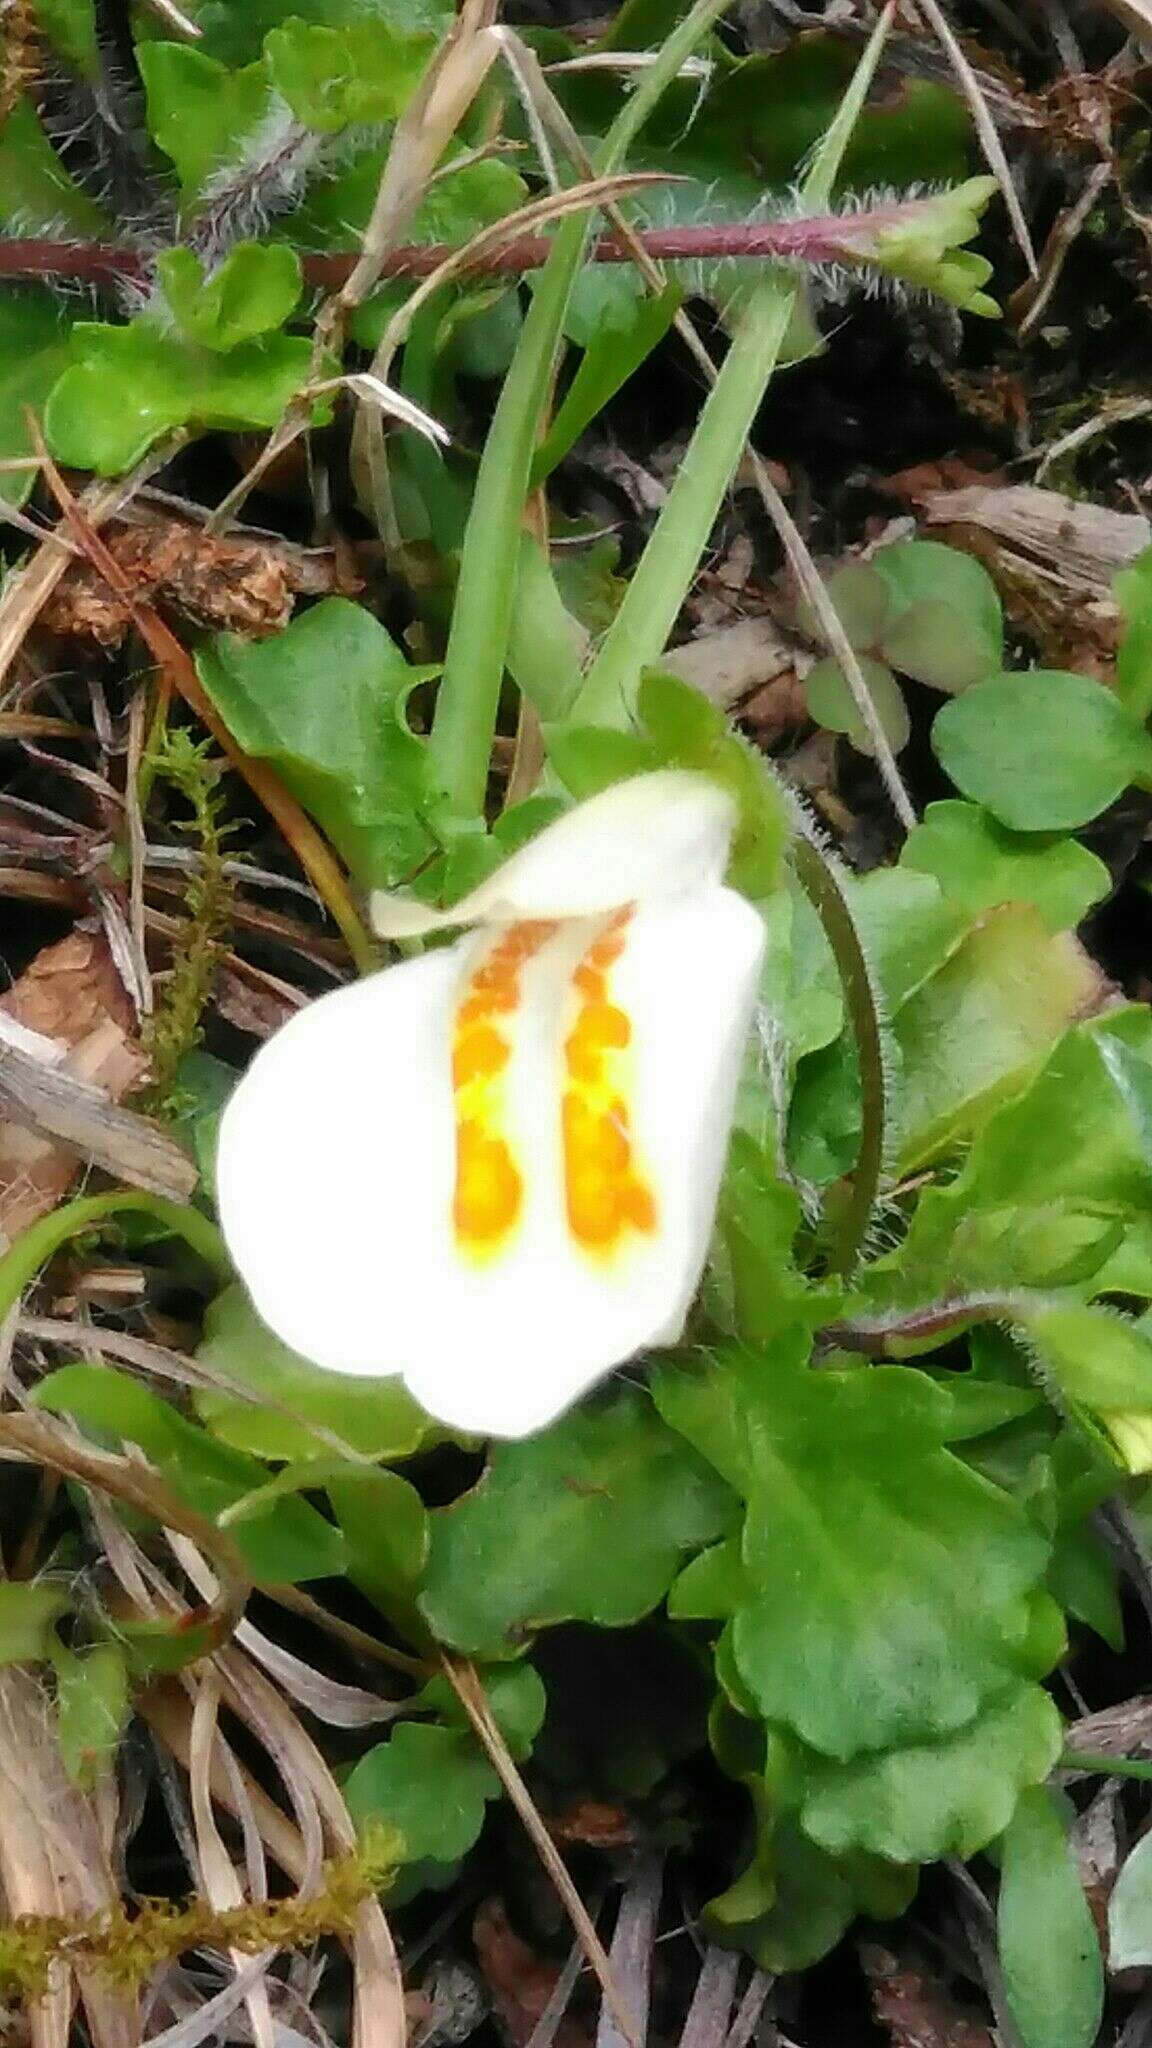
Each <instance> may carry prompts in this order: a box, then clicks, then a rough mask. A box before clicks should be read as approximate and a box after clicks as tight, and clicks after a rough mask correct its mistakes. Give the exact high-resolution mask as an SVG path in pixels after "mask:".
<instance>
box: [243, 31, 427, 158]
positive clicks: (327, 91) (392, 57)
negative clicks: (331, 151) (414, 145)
mask: <svg viewBox="0 0 1152 2048" xmlns="http://www.w3.org/2000/svg"><path fill="white" fill-rule="evenodd" d="M432 48H433V39H432V37H431V36H430V35H426V34H425V35H421V34H420V33H418V32H417V33H411V34H409V33H401V32H398V31H397V29H396V28H394V27H390V26H389V25H388V24H387V23H385V22H382V21H360V22H357V21H348V22H345V23H343V24H342V25H341V26H340V27H339V28H332V27H329V26H327V25H326V24H324V23H322V22H316V21H302V20H301V19H300V18H299V16H293V17H291V18H290V19H289V20H288V21H286V22H284V23H283V24H282V26H280V27H278V28H274V29H271V30H270V31H269V33H268V34H267V36H266V37H265V39H264V59H265V62H266V64H267V67H268V75H269V77H270V79H271V82H272V85H273V87H274V89H275V90H276V91H277V92H278V93H279V94H280V96H281V98H282V99H284V100H285V101H286V102H287V104H288V105H289V106H290V107H291V109H292V112H293V113H294V114H295V116H296V119H297V120H298V121H300V122H302V123H303V125H304V127H306V128H311V129H313V130H315V131H316V133H318V134H320V135H335V134H338V133H339V131H340V130H341V129H342V128H347V127H349V126H350V125H351V124H352V123H353V122H379V121H393V120H395V118H396V116H397V114H399V113H400V112H401V110H402V109H403V108H404V107H405V106H406V105H407V103H408V100H409V98H410V96H411V93H412V89H413V87H414V86H415V84H416V82H417V80H418V78H419V76H420V74H421V72H422V71H423V69H424V66H425V64H426V63H427V60H428V58H429V56H430V54H431V51H432Z"/></svg>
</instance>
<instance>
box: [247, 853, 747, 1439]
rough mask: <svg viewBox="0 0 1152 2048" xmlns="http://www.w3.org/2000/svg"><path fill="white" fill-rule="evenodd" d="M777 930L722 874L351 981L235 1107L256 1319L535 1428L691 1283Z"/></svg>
mask: <svg viewBox="0 0 1152 2048" xmlns="http://www.w3.org/2000/svg"><path fill="white" fill-rule="evenodd" d="M762 943H763V934H762V927H761V923H760V920H759V918H758V917H757V915H756V913H755V912H754V911H753V910H752V909H751V908H750V907H749V906H748V905H747V904H746V903H745V902H743V900H742V899H741V898H739V897H737V896H735V895H733V894H732V893H731V892H730V891H728V890H724V889H721V888H718V887H715V886H714V887H711V888H706V889H703V890H698V891H696V892H695V893H693V894H691V895H689V896H683V897H681V898H680V899H679V900H675V901H674V900H667V899H666V900H664V901H660V902H656V903H648V904H642V905H640V906H639V907H638V908H637V909H636V910H635V912H634V913H632V914H631V915H625V916H624V917H621V916H616V917H609V918H604V917H599V918H591V919H588V920H579V921H571V922H568V923H562V924H559V925H556V926H552V925H545V924H543V923H540V922H537V923H535V924H531V925H525V924H521V925H519V926H516V927H513V928H512V929H511V930H509V931H507V932H502V933H497V934H495V935H476V936H474V937H471V938H469V939H466V940H463V941H461V942H460V943H459V944H458V945H457V946H454V947H452V948H450V949H447V950H444V951H440V952H437V953H433V954H430V955H428V956H426V957H425V958H423V959H421V960H416V961H408V962H405V963H403V964H402V965H401V966H398V967H394V968H390V969H388V970H386V971H385V972H384V973H382V974H379V975H376V976H373V977H372V978H371V979H369V980H368V981H366V982H363V983H361V984H359V985H358V986H357V987H355V988H351V989H346V990H341V991H340V992H338V993H337V994H335V995H331V996H326V997H324V998H322V1000H321V1001H319V1002H317V1003H315V1004H313V1005H312V1006H311V1008H310V1009H309V1010H306V1011H304V1012H302V1013H301V1015H300V1016H299V1017H297V1018H294V1019H293V1020H292V1022H291V1023H290V1024H288V1025H287V1026H285V1028H284V1029H283V1030H282V1031H281V1032H280V1033H279V1034H278V1035H277V1037H276V1038H274V1039H272V1040H271V1041H270V1043H269V1044H268V1045H267V1046H266V1047H265V1048H264V1049H263V1050H262V1051H261V1052H260V1053H259V1054H258V1055H257V1057H256V1059H255V1061H254V1062H253V1065H252V1067H251V1068H250V1070H249V1073H248V1075H247V1076H246V1077H245V1079H244V1081H242V1082H241V1084H240V1086H239V1088H238V1089H237V1091H236V1093H235V1095H234V1096H233V1098H232V1100H231V1102H230V1104H229V1106H228V1109H227V1111H226V1113H225V1117H224V1120H223V1126H222V1130H221V1140H220V1152H219V1160H218V1167H217V1180H218V1188H219V1197H220V1213H221V1221H222V1223H223V1226H224V1230H225V1233H226V1236H227V1238H228V1242H229V1245H230V1247H231V1249H232V1251H233V1255H234V1257H235V1259H236V1262H237V1266H238V1268H239V1270H240V1272H241V1274H242V1275H243V1277H244V1278H245V1280H246V1281H247V1283H248V1286H249V1289H250V1291H251V1293H252V1297H253V1300H254V1302H255V1305H256V1307H257V1309H258V1310H259V1312H260V1314H261V1315H262V1316H263V1317H264V1319H265V1320H266V1321H267V1322H268V1323H269V1324H270V1325H271V1327H272V1328H273V1329H274V1330H275V1331H276V1332H277V1334H278V1335H279V1336H280V1337H282V1338H283V1339H284V1341H285V1342H286V1343H288V1344H290V1345H292V1346H293V1348H294V1349H296V1350H298V1351H300V1352H302V1353H303V1354H304V1355H305V1356H306V1357H308V1358H311V1359H313V1360H314V1361H315V1362H316V1363H317V1364H319V1365H323V1366H328V1367H330V1368H333V1369H335V1370H338V1371H345V1372H361V1373H387V1372H401V1373H403V1375H404V1377H405V1379H406V1381H407V1383H408V1385H409V1386H410V1388H411V1389H412V1391H413V1393H414V1394H415V1395H416V1397H417V1398H418V1399H419V1400H420V1401H421V1402H422V1403H423V1404H424V1406H425V1407H426V1408H428V1409H429V1411H430V1412H431V1413H432V1414H434V1415H437V1416H438V1417H440V1418H441V1419H442V1420H444V1421H446V1422H448V1423H450V1424H452V1425H454V1426H456V1427H458V1428H463V1429H469V1430H474V1431H476V1432H478V1433H481V1434H485V1435H502V1436H521V1435H526V1434H528V1433H529V1432H530V1431H532V1430H533V1429H536V1428H539V1427H540V1426H541V1425H542V1424H543V1423H545V1422H547V1421H549V1420H550V1419H551V1418H552V1417H553V1416H555V1415H557V1414H558V1413H560V1411H561V1410H562V1409H564V1408H565V1407H567V1406H568V1405H569V1403H570V1402H571V1401H572V1400H574V1399H575V1398H576V1396H577V1395H578V1394H579V1393H581V1392H582V1391H583V1389H584V1388H586V1387H587V1386H589V1385H591V1384H592V1382H593V1381H594V1380H596V1379H598V1378H599V1377H600V1376H601V1375H602V1374H604V1373H605V1372H607V1371H609V1370H610V1369H611V1368H612V1367H613V1366H614V1365H617V1364H619V1363H621V1362H622V1361H623V1360H625V1359H627V1358H629V1357H631V1356H632V1355H633V1354H634V1353H635V1352H636V1351H637V1350H638V1349H639V1348H640V1347H641V1346H643V1345H645V1344H649V1343H652V1342H656V1341H665V1340H668V1339H670V1338H672V1337H674V1336H676V1335H678V1333H679V1330H680V1328H681V1326H682V1323H683V1318H684V1315H685V1313H686V1311H687V1308H688V1305H689V1303H690V1301H691V1298H692V1295H693V1293H694V1291H695V1288H696V1285H697V1282H698V1280H699V1275H700V1271H701V1268H702V1265H703V1262H704V1257H705V1253H706V1250H707V1243H708V1236H709V1232H710V1229H711V1223H712V1215H713V1209H714V1206H715V1198H716V1188H717V1184H718V1180H719V1175H720V1171H721V1168H722V1164H723V1158H724V1151H725V1146H726V1141H727V1135H728V1126H729V1122H730V1118H731V1110H732V1100H733V1095H734V1091H735V1086H736V1079H737V1074H738V1070H739V1064H740V1058H741V1053H742V1049H743V1044H744V1040H745V1036H746V1032H747V1027H748V1021H749V1017H750V1014H751V1008H752V1003H753V999H754V993H755V987H756V978H757V971H758V967H759V961H760V955H761V950H762Z"/></svg>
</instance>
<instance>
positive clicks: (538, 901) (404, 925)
mask: <svg viewBox="0 0 1152 2048" xmlns="http://www.w3.org/2000/svg"><path fill="white" fill-rule="evenodd" d="M735 822H736V807H735V803H734V801H733V799H732V797H731V796H730V795H729V794H728V792H727V791H726V790H724V789H722V788H721V787H720V785H719V783H717V782H714V781H713V780H712V779H711V777H710V776H707V775H697V774H694V773H692V772H691V771H690V770H688V769H680V768H662V769H657V770H656V771H655V772H654V773H652V774H650V775H636V776H633V777H632V779H631V780H630V781H627V782H617V783H614V784H613V785H612V787H611V788H610V789H606V790H603V791H602V792H601V793H600V795H599V796H594V797H589V798H588V799H587V801H586V802H585V803H582V804H577V805H576V807H575V809H573V810H571V811H566V812H565V814H564V816H563V817H561V818H557V820H556V822H555V824H553V825H550V826H548V828H547V830H546V831H544V832H541V833H540V835H539V836H538V838H536V839H533V840H531V841H530V842H529V844H528V845H527V846H524V847H522V848H521V849H520V851H519V852H518V853H515V854H513V855H512V857H511V859H509V860H507V861H505V863H504V865H503V866H502V867H501V868H498V869H497V871H496V873H495V874H494V875H491V876H490V877H489V879H488V880H487V881H486V882H482V883H481V885H480V887H479V888H478V889H474V890H473V891H472V894H471V895H470V896H466V897H464V899H463V901H462V902H460V903H456V904H454V905H453V907H452V909H451V910H430V909H428V907H427V906H426V905H424V904H422V903H415V902H412V901H411V900H410V899H408V898H405V897H397V896H389V895H384V894H377V895H375V896H373V898H372V922H373V924H374V926H375V928H376V930H377V931H378V932H379V933H380V935H381V937H382V938H411V937H414V936H417V935H418V934H419V933H421V932H427V931H434V930H437V929H442V928H444V927H446V926H450V925H463V924H475V923H481V922H482V923H485V924H507V923H510V922H511V921H512V920H514V919H516V918H535V917H593V916H596V915H598V914H599V913H600V912H602V911H609V910H614V909H615V908H616V907H617V906H618V905H619V904H622V903H631V902H634V901H638V900H639V901H644V900H648V899H653V898H656V897H661V896H679V895H683V894H685V893H686V892H688V891H691V890H694V889H699V888H704V887H706V886H708V885H709V884H710V883H715V882H719V881H720V880H721V878H722V876H723V873H724V869H725V867H726V865H727V861H728V849H729V846H730V844H731V839H732V833H733V830H734V828H735Z"/></svg>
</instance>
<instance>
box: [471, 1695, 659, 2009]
mask: <svg viewBox="0 0 1152 2048" xmlns="http://www.w3.org/2000/svg"><path fill="white" fill-rule="evenodd" d="M442 1663H443V1669H444V1675H445V1677H446V1678H447V1680H448V1683H449V1684H450V1686H451V1687H452V1690H453V1692H454V1693H455V1694H456V1697H457V1699H458V1700H459V1701H460V1704H461V1706H462V1707H463V1709H464V1712H465V1713H466V1714H467V1716H468V1719H469V1720H470V1722H471V1723H472V1726H473V1728H474V1729H475V1731H476V1735H477V1737H478V1738H479V1741H480V1742H481V1744H482V1746H483V1748H484V1750H485V1752H486V1754H487V1757H488V1760H489V1762H490V1763H491V1765H492V1768H493V1770H494V1771H495V1773H496V1775H497V1777H498V1778H499V1780H500V1782H501V1784H502V1785H503V1787H504V1790H505V1791H506V1792H507V1794H508V1797H509V1799H510V1800H511V1802H512V1805H513V1806H514V1807H515V1809H516V1811H517V1813H518V1814H519V1816H520V1818H521V1820H522V1821H523V1823H524V1826H525V1829H526V1830H527V1833H528V1836H529V1839H530V1840H531V1843H532V1846H533V1848H534V1849H535V1851H536V1853H537V1855H538V1856H539V1858H540V1861H541V1863H542V1864H543V1865H544V1868H545V1870H546V1871H547V1872H548V1875H549V1877H550V1878H551V1879H552V1882H553V1884H554V1885H555V1887H556V1890H557V1893H558V1894H559V1897H560V1899H561V1901H562V1903H563V1905H564V1908H565V1911H566V1912H567V1914H568V1917H569V1919H570V1920H571V1922H572V1925H573V1927H574V1928H575V1930H576V1933H577V1935H578V1937H579V1940H580V1945H581V1947H582V1948H583V1950H584V1954H585V1955H586V1957H587V1958H588V1963H589V1965H590V1967H591V1969H592V1970H593V1972H594V1973H595V1976H596V1978H597V1980H598V1982H599V1985H600V1988H601V1990H602V1991H603V1993H604V1999H605V2003H606V2005H607V2006H608V2009H609V2011H610V2012H611V2014H612V2016H613V2018H614V2020H615V2022H616V2025H617V2027H618V2028H619V2030H620V2034H621V2036H622V2038H623V2040H624V2042H625V2043H626V2044H627V2048H640V2036H639V2034H638V2033H637V2031H636V2028H635V2026H634V2024H633V2021H632V2017H631V2015H630V2014H629V2012H628V2011H627V2009H626V2007H625V2004H624V2001H623V1998H622V1997H621V1995H620V1992H619V1990H618V1988H617V1984H616V1979H615V1975H614V1973H613V1970H612V1965H611V1962H610V1961H609V1958H608V1954H607V1951H606V1949H605V1947H604V1944H603V1942H602V1941H601V1939H600V1936H599V1935H598V1934H597V1932H596V1929H595V1926H594V1925H593V1923H592V1919H591V1916H590V1914H589V1912H588V1909H587V1907H586V1906H585V1904H584V1901H583V1899H582V1898H581V1897H580V1894H579V1892H578V1891H577V1889H576V1887H575V1885H574V1884H573V1882H572V1879H571V1877H570V1876H569V1874H568V1868H567V1865H566V1864H565V1862H564V1859H563V1857H562V1856H561V1855H560V1852H559V1850H558V1849H557V1847H556V1844H555V1842H554V1841H553V1840H552V1837H551V1835H550V1834H549V1833H548V1830H547V1828H546V1827H545V1825H544V1822H543V1821H542V1819H541V1818H540V1814H539V1813H538V1811H537V1809H536V1806H535V1803H534V1801H533V1799H532V1795H531V1793H530V1792H529V1790H528V1787H527V1785H526V1784H525V1783H524V1780H523V1778H522V1777H521V1776H520V1773H519V1771H518V1770H517V1768H516V1765H515V1762H514V1761H513V1758H512V1754H511V1751H510V1750H509V1748H508V1745H507V1743H506V1742H505V1740H504V1737H503V1736H502V1734H501V1733H500V1730H499V1728H498V1727H497V1725H496V1722H495V1720H494V1719H493V1717H492V1711H491V1708H490V1707H489V1705H488V1701H487V1699H486V1698H485V1695H484V1689H483V1687H482V1686H481V1684H480V1681H479V1679H478V1678H477V1676H476V1671H475V1668H474V1666H473V1665H471V1664H469V1663H467V1662H465V1661H463V1660H462V1659H457V1658H455V1657H450V1656H448V1655H447V1654H445V1655H444V1657H443V1659H442Z"/></svg>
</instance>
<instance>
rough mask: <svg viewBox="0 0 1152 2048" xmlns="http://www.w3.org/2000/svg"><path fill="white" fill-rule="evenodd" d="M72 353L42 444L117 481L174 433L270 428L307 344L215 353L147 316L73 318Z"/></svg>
mask: <svg viewBox="0 0 1152 2048" xmlns="http://www.w3.org/2000/svg"><path fill="white" fill-rule="evenodd" d="M72 354H73V361H72V363H71V364H70V366H69V368H68V369H66V370H65V371H64V374H63V376H62V377H61V378H60V379H59V381H58V383H57V384H56V386H55V388H54V390H53V391H52V394H51V396H50V398H49V400H48V403H47V405H46V407H45V410H44V431H45V434H46V436H47V440H48V445H49V447H50V448H51V450H52V453H53V454H54V455H55V457H56V458H57V461H59V462H63V463H67V464H68V465H69V467H70V468H73V469H93V470H95V471H96V473H97V475H98V476H120V475H121V474H122V473H123V472H124V471H125V470H127V469H131V468H132V466H133V464H134V463H137V462H139V461H140V460H141V458H142V457H143V456H145V455H146V454H147V453H148V450H149V448H151V447H152V445H153V443H154V442H155V441H158V440H159V439H160V438H161V436H162V435H164V434H168V433H171V432H172V430H173V428H175V427H194V428H221V429H223V430H225V431H228V432H232V431H235V430H242V429H245V428H251V427H274V426H275V425H276V423H277V421H278V420H279V419H280V418H281V417H282V415H283V413H284V411H285V409H286V407H287V406H288V405H289V403H290V402H291V400H292V399H293V398H294V397H295V395H296V393H297V392H298V391H299V389H300V387H301V385H302V384H304V383H305V381H306V380H307V377H308V374H309V369H310V366H311V360H312V344H311V342H309V341H308V340H307V339H306V337H305V336H304V335H299V336H293V335H287V334H273V335H267V336H265V337H264V338H263V339H261V340H257V341H249V342H245V343H244V344H243V345H242V346H241V347H239V348H234V349H232V350H231V352H230V353H229V354H228V355H218V354H216V353H214V352H213V351H212V350H211V349H207V348H201V347H198V346H197V345H196V344H195V343H193V342H186V341H181V340H180V339H179V338H178V337H177V336H176V335H172V334H164V333H162V332H161V331H160V329H159V328H158V327H156V326H154V325H153V324H152V323H151V322H150V321H149V320H134V321H133V322H132V323H131V325H130V326H127V327H110V326H105V325H103V324H102V323H99V322H95V321H77V323H76V325H75V327H74V328H73V329H72ZM322 410H323V408H321V409H320V410H318V413H317V417H319V416H320V411H322Z"/></svg>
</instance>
